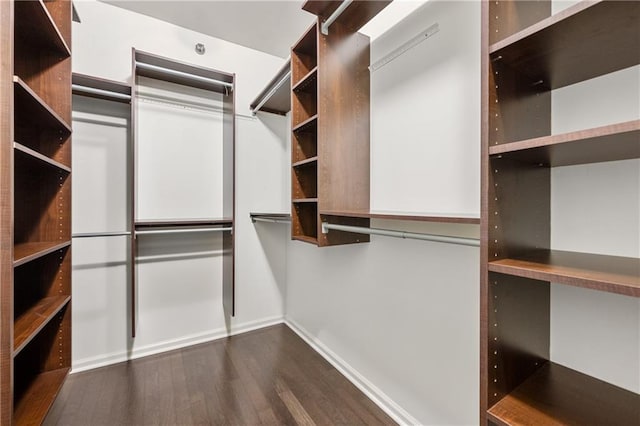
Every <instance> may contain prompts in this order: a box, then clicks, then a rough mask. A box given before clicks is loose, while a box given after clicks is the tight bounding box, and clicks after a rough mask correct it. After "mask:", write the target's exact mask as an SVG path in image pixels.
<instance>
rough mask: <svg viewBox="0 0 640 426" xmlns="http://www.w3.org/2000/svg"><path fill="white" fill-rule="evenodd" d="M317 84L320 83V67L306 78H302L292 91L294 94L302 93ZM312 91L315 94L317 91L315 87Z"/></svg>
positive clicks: (315, 68) (310, 72)
mask: <svg viewBox="0 0 640 426" xmlns="http://www.w3.org/2000/svg"><path fill="white" fill-rule="evenodd" d="M317 83H318V67H317V66H316V67H314V68H313V69H312V70H311V71H309V72H308V73H307V74H306V75H305V76H304V77H302V78H301V79H300V81H298V82H297V83H296V84H295V85H294V86H293V87H292V88H291V90H292V91H293V92H294V93H297V92H302V91H304V90H307V89H308V88H311V86H312V85H317ZM311 91H312V92H314V93H315V91H316V89H315V86H313V89H312V90H311Z"/></svg>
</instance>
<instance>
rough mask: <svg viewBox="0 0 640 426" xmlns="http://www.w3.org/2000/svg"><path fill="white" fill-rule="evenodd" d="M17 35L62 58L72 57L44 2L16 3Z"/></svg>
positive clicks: (39, 0) (38, 0) (36, 0)
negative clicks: (52, 51)
mask: <svg viewBox="0 0 640 426" xmlns="http://www.w3.org/2000/svg"><path fill="white" fill-rule="evenodd" d="M15 33H16V38H19V39H21V40H22V41H24V42H26V43H29V44H33V45H36V46H39V47H44V48H46V49H53V50H55V51H56V52H58V53H60V56H61V58H68V57H69V56H71V49H69V46H68V45H67V42H66V41H65V40H64V37H62V33H61V32H60V30H59V29H58V26H57V25H56V23H55V22H54V20H53V18H52V17H51V14H50V13H49V11H48V10H47V7H46V6H45V4H44V2H43V1H42V0H35V1H33V0H32V1H16V2H15Z"/></svg>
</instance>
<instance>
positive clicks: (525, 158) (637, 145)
mask: <svg viewBox="0 0 640 426" xmlns="http://www.w3.org/2000/svg"><path fill="white" fill-rule="evenodd" d="M489 155H492V156H496V155H503V156H504V157H508V158H511V159H514V160H517V161H520V162H523V163H530V164H543V165H547V166H554V167H555V166H569V165H574V164H587V163H596V162H603V161H616V160H628V159H633V158H640V120H632V121H627V122H624V123H616V124H610V125H606V126H601V127H595V128H592V129H585V130H579V131H575V132H569V133H563V134H558V135H551V136H543V137H539V138H533V139H528V140H523V141H517V142H510V143H504V144H499V145H493V146H490V147H489Z"/></svg>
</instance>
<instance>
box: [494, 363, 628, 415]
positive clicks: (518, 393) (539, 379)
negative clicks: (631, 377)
mask: <svg viewBox="0 0 640 426" xmlns="http://www.w3.org/2000/svg"><path fill="white" fill-rule="evenodd" d="M489 417H490V418H491V420H493V421H494V422H496V424H498V425H530V426H539V425H551V424H554V425H557V424H564V425H621V426H622V425H637V424H639V423H640V395H638V394H636V393H633V392H630V391H628V390H625V389H622V388H619V387H616V386H613V385H611V384H608V383H606V382H603V381H601V380H598V379H595V378H593V377H590V376H587V375H586V374H582V373H579V372H577V371H575V370H571V369H569V368H566V367H563V366H561V365H558V364H554V363H552V362H549V363H546V364H545V365H544V366H543V367H542V368H540V369H539V370H538V371H537V372H536V373H535V374H533V375H532V376H531V378H529V379H528V380H527V381H526V382H524V383H523V384H522V385H521V386H519V387H518V388H517V389H515V390H514V391H513V392H511V393H510V394H509V395H507V396H505V397H504V398H502V399H501V400H500V401H499V402H498V403H497V404H495V405H494V406H493V407H491V408H490V409H489Z"/></svg>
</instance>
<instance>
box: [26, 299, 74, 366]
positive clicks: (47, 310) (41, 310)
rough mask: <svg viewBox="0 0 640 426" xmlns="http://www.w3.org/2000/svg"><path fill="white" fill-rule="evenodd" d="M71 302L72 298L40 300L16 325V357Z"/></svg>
mask: <svg viewBox="0 0 640 426" xmlns="http://www.w3.org/2000/svg"><path fill="white" fill-rule="evenodd" d="M69 300H71V296H53V297H45V298H43V299H40V300H39V301H38V302H37V303H36V304H35V305H33V306H32V307H31V308H30V309H28V310H27V311H26V312H24V313H22V315H20V316H19V317H18V318H16V320H15V323H14V342H13V354H14V356H15V355H17V354H18V353H20V351H21V350H22V349H23V348H24V347H25V345H27V344H28V343H29V342H30V341H31V339H33V338H34V337H35V336H36V335H37V334H38V332H40V330H42V328H44V326H46V325H47V323H48V322H49V321H51V319H52V318H53V317H54V316H55V315H56V314H57V313H58V312H59V311H60V310H61V309H62V308H64V307H65V306H66V304H67V303H68V302H69Z"/></svg>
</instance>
